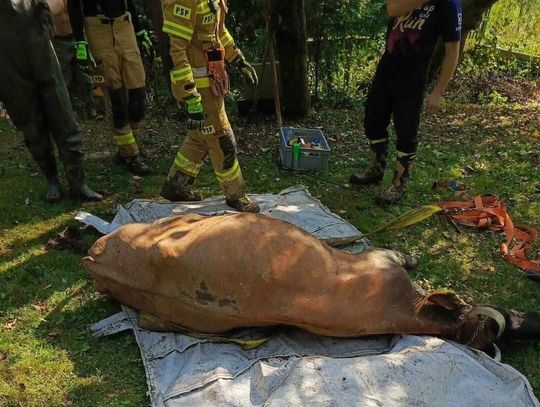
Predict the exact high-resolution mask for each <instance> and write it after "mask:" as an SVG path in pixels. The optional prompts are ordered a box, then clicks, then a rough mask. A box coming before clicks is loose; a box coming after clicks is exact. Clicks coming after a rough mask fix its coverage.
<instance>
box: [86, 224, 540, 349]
mask: <svg viewBox="0 0 540 407" xmlns="http://www.w3.org/2000/svg"><path fill="white" fill-rule="evenodd" d="M413 263H414V261H413V259H412V258H411V257H409V256H404V255H402V254H400V253H398V252H395V251H391V250H384V249H375V248H373V249H367V250H366V251H365V252H364V253H362V254H361V255H353V254H349V253H346V252H343V251H340V250H338V249H334V248H331V247H329V246H328V245H326V244H325V243H323V242H321V241H319V240H317V239H315V238H314V237H312V236H311V235H310V234H308V233H307V232H305V231H303V230H302V229H300V228H298V227H296V226H294V225H292V224H290V223H287V222H284V221H281V220H277V219H274V218H270V217H267V216H264V215H255V214H233V215H224V216H215V217H206V216H200V215H195V214H190V215H182V216H176V217H171V218H166V219H162V220H159V221H156V222H154V223H152V224H130V225H126V226H123V227H121V228H120V229H118V230H117V231H115V232H114V233H111V234H110V235H107V236H105V237H102V238H101V239H99V240H98V241H97V242H96V243H95V244H94V246H93V247H92V248H91V250H90V252H89V256H87V257H85V258H84V259H83V266H84V267H85V268H86V269H87V270H88V271H89V272H90V274H91V275H92V277H93V278H94V279H95V281H96V284H97V287H98V289H99V290H100V291H103V292H106V293H109V294H110V295H112V296H113V297H114V298H116V299H117V300H118V301H120V302H121V303H123V304H126V305H129V306H131V307H133V308H136V309H138V310H139V311H141V315H146V316H148V315H151V316H152V317H151V318H148V317H145V318H144V321H145V324H146V326H145V327H146V328H149V329H152V328H156V329H163V327H171V326H172V327H174V326H181V327H184V328H186V329H190V330H195V331H200V332H206V333H221V332H226V331H229V330H232V329H234V328H241V327H261V326H272V325H293V326H296V327H300V328H303V329H305V330H307V331H310V332H313V333H316V334H321V335H329V336H337V337H357V336H364V335H373V334H430V335H437V336H442V337H445V338H450V339H455V340H458V341H460V342H462V343H466V344H468V345H470V346H472V347H475V348H478V349H486V348H487V347H488V346H490V344H491V343H493V342H494V341H495V340H496V339H497V338H499V337H503V338H508V339H536V338H540V313H538V312H530V313H520V312H515V311H508V310H504V309H502V308H498V307H485V306H483V307H473V306H471V305H469V304H466V303H465V302H464V301H462V300H461V299H460V298H459V297H458V296H457V295H456V294H454V293H451V292H434V293H431V294H428V295H424V294H422V293H420V292H419V290H417V288H416V287H415V286H414V285H413V283H412V282H411V279H410V278H409V275H408V273H407V271H406V268H410V267H411V266H413ZM149 321H154V322H155V323H154V324H152V323H151V322H149Z"/></svg>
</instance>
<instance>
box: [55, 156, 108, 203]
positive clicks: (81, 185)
mask: <svg viewBox="0 0 540 407" xmlns="http://www.w3.org/2000/svg"><path fill="white" fill-rule="evenodd" d="M64 167H65V169H66V177H67V179H68V183H69V193H70V194H71V197H72V198H74V199H79V200H82V201H90V202H96V201H101V200H102V199H103V196H102V195H100V194H98V193H97V192H94V191H92V190H91V189H90V187H89V186H88V185H86V182H85V180H84V169H83V165H82V157H73V156H70V157H64Z"/></svg>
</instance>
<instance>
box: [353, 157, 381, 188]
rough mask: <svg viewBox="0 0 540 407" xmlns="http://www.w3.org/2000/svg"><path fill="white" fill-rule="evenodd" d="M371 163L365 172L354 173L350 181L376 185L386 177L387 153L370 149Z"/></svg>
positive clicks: (354, 183)
mask: <svg viewBox="0 0 540 407" xmlns="http://www.w3.org/2000/svg"><path fill="white" fill-rule="evenodd" d="M369 158H370V165H369V167H368V169H367V170H366V171H365V172H364V173H363V174H352V175H351V176H350V178H349V182H350V183H351V184H353V185H374V184H378V183H379V182H381V181H382V179H383V178H384V170H385V169H386V158H387V153H386V152H383V153H380V154H378V153H376V152H375V151H373V150H370V151H369Z"/></svg>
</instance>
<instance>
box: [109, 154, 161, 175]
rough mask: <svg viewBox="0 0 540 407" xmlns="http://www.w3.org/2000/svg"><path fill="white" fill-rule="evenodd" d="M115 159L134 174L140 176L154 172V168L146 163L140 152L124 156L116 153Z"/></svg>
mask: <svg viewBox="0 0 540 407" xmlns="http://www.w3.org/2000/svg"><path fill="white" fill-rule="evenodd" d="M115 161H116V162H117V163H118V164H120V165H121V166H122V167H124V168H125V169H126V170H128V171H129V172H131V173H132V174H135V175H140V176H143V175H151V174H152V169H151V168H150V167H149V166H148V165H146V164H145V163H144V161H143V160H142V158H141V156H140V154H137V155H133V156H130V157H122V156H121V155H120V154H119V153H118V154H116V157H115Z"/></svg>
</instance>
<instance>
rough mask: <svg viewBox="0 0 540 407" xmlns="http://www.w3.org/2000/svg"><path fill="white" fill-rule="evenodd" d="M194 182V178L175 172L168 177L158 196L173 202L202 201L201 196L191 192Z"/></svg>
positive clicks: (198, 193)
mask: <svg viewBox="0 0 540 407" xmlns="http://www.w3.org/2000/svg"><path fill="white" fill-rule="evenodd" d="M194 182H195V177H191V176H189V175H187V174H184V173H183V172H180V171H176V172H175V173H174V174H173V175H169V177H168V178H167V181H165V184H164V185H163V188H161V194H160V195H161V196H162V197H163V198H165V199H167V200H169V201H173V202H194V201H201V200H202V199H203V196H202V194H201V193H200V192H193V191H192V190H191V187H192V185H193V183H194Z"/></svg>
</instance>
